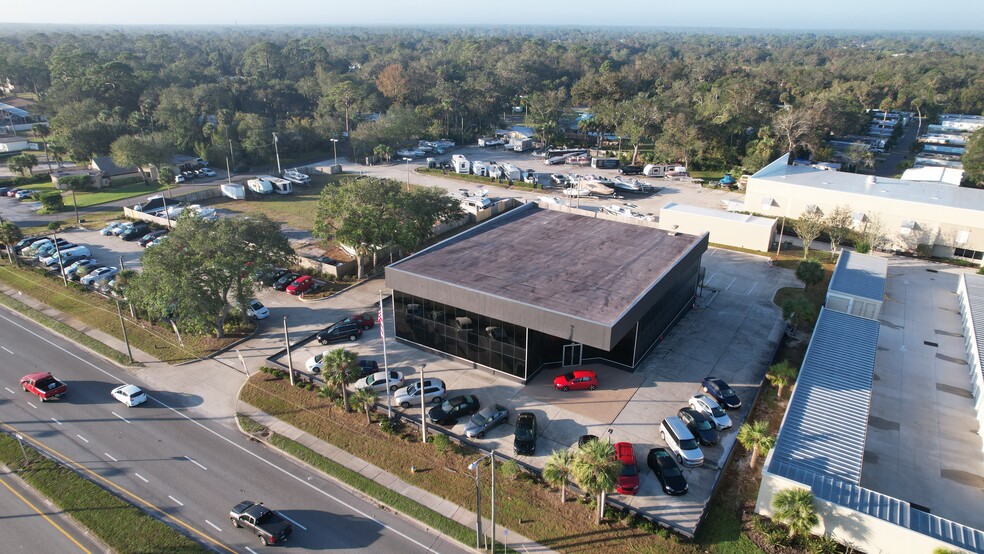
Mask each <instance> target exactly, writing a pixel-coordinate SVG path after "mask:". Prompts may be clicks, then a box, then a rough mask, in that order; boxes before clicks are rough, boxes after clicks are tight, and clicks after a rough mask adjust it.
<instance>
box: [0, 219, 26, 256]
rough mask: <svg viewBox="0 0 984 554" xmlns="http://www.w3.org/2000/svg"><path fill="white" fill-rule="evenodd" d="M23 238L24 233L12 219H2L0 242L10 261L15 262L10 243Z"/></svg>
mask: <svg viewBox="0 0 984 554" xmlns="http://www.w3.org/2000/svg"><path fill="white" fill-rule="evenodd" d="M22 238H24V233H22V232H21V229H20V227H18V226H17V224H16V223H14V222H13V221H4V222H3V224H2V225H0V243H3V245H4V246H5V247H6V248H7V256H8V257H9V258H10V263H12V264H16V263H17V262H15V261H14V249H13V248H11V245H12V244H14V243H16V242H17V241H19V240H20V239H22Z"/></svg>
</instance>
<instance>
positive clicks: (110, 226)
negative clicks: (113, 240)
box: [99, 221, 123, 236]
mask: <svg viewBox="0 0 984 554" xmlns="http://www.w3.org/2000/svg"><path fill="white" fill-rule="evenodd" d="M122 225H123V222H122V221H110V222H109V223H107V224H106V226H105V227H103V228H102V229H100V230H99V234H100V235H104V236H109V235H112V234H113V231H115V230H116V229H118V228H120V226H122Z"/></svg>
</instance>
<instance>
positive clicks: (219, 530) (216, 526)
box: [205, 519, 222, 533]
mask: <svg viewBox="0 0 984 554" xmlns="http://www.w3.org/2000/svg"><path fill="white" fill-rule="evenodd" d="M205 523H207V524H209V525H211V526H212V528H213V529H215V530H216V531H218V532H219V533H221V532H222V528H221V527H219V526H218V525H216V524H214V523H212V522H211V521H209V520H207V519H206V520H205Z"/></svg>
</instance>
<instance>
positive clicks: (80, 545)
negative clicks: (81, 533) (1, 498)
mask: <svg viewBox="0 0 984 554" xmlns="http://www.w3.org/2000/svg"><path fill="white" fill-rule="evenodd" d="M0 483H2V484H3V486H5V487H7V490H9V491H10V492H12V493H14V495H15V496H17V498H20V499H21V502H23V503H24V504H27V505H28V506H30V508H31V509H32V510H34V511H35V513H37V514H38V515H39V516H41V517H43V518H44V520H45V521H47V522H48V523H50V524H51V526H52V527H54V528H55V529H58V530H59V531H61V534H62V535H65V537H66V538H67V539H68V540H70V541H72V542H73V543H74V544H75V546H77V547H79V550H81V551H82V552H85V553H86V554H92V552H91V551H89V549H88V548H86V547H84V546H82V544H81V543H80V542H79V541H77V540H75V537H73V536H72V535H69V534H68V532H67V531H65V530H64V529H62V528H61V526H60V525H58V524H57V523H55V522H54V520H52V519H51V518H50V517H48V516H47V514H45V513H44V512H42V511H41V510H39V509H38V507H37V506H35V505H34V504H32V503H31V501H30V500H28V499H26V498H24V497H23V496H22V495H21V493H19V492H17V491H16V490H14V488H13V487H11V486H10V485H8V484H7V481H5V480H3V479H0Z"/></svg>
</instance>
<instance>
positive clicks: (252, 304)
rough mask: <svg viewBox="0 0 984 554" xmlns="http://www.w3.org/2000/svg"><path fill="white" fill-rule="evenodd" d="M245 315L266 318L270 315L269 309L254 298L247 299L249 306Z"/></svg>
mask: <svg viewBox="0 0 984 554" xmlns="http://www.w3.org/2000/svg"><path fill="white" fill-rule="evenodd" d="M246 317H253V318H256V319H266V318H268V317H270V309H269V308H267V307H266V306H264V305H263V304H261V303H260V301H259V300H257V299H255V298H254V299H252V300H250V301H249V308H246Z"/></svg>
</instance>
